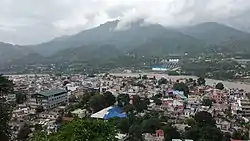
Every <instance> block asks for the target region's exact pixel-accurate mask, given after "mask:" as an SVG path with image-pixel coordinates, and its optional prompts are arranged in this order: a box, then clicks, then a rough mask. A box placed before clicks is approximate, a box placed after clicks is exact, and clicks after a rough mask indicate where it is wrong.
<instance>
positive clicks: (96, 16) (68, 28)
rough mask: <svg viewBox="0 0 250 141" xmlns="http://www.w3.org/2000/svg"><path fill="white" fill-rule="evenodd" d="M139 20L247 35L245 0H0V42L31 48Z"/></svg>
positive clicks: (249, 12) (248, 5)
mask: <svg viewBox="0 0 250 141" xmlns="http://www.w3.org/2000/svg"><path fill="white" fill-rule="evenodd" d="M141 18H144V19H146V21H147V22H150V23H159V24H162V25H164V26H183V25H190V24H196V23H200V22H206V21H217V22H221V23H225V24H228V25H231V26H234V27H236V28H239V29H242V30H248V31H250V30H249V29H250V28H249V27H250V0H0V41H4V42H9V43H15V44H36V43H41V42H45V41H48V40H51V39H53V38H55V37H58V36H62V35H67V34H74V33H77V32H79V31H81V30H84V29H88V28H91V27H95V26H98V25H99V24H102V23H105V22H106V21H109V20H114V19H120V20H122V22H121V24H120V25H121V26H122V25H124V24H126V23H128V22H131V21H135V20H136V19H141Z"/></svg>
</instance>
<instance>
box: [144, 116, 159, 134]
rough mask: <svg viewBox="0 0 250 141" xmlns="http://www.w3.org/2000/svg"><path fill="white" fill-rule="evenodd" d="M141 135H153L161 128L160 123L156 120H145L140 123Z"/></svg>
mask: <svg viewBox="0 0 250 141" xmlns="http://www.w3.org/2000/svg"><path fill="white" fill-rule="evenodd" d="M141 126H142V132H143V133H155V131H156V130H157V129H159V128H160V127H161V122H160V120H159V119H157V118H150V119H146V120H144V121H143V122H142V125H141Z"/></svg>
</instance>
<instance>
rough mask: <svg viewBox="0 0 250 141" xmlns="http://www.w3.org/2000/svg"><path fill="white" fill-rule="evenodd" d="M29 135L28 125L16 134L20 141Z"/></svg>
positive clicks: (23, 140)
mask: <svg viewBox="0 0 250 141" xmlns="http://www.w3.org/2000/svg"><path fill="white" fill-rule="evenodd" d="M30 133H31V130H30V126H29V125H28V124H24V125H23V126H22V127H21V129H20V131H19V133H18V134H17V139H18V140H21V141H25V140H26V139H27V138H28V137H29V136H28V135H29V134H30Z"/></svg>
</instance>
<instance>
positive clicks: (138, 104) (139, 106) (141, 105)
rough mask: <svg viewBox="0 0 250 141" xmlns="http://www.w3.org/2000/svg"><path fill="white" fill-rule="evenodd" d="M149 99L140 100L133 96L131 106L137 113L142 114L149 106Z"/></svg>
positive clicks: (138, 97)
mask: <svg viewBox="0 0 250 141" xmlns="http://www.w3.org/2000/svg"><path fill="white" fill-rule="evenodd" d="M149 103H150V102H149V99H147V98H146V99H144V98H141V97H140V96H138V95H134V96H133V105H134V106H135V109H136V111H137V112H142V111H143V110H146V109H147V108H148V105H149Z"/></svg>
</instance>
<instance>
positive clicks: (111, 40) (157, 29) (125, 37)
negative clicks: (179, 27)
mask: <svg viewBox="0 0 250 141" xmlns="http://www.w3.org/2000/svg"><path fill="white" fill-rule="evenodd" d="M141 24H142V21H139V22H135V23H131V24H130V25H129V29H127V30H116V27H117V25H118V21H112V22H107V23H105V24H103V25H100V26H99V27H96V28H93V29H89V30H85V31H82V32H80V33H78V34H76V35H72V36H66V37H62V38H57V39H55V40H52V41H50V42H48V43H44V44H40V45H36V46H32V49H34V50H36V51H37V52H38V53H41V54H43V55H52V54H54V53H56V52H58V51H61V50H64V49H68V48H74V47H80V46H93V45H94V46H102V45H105V44H109V45H114V46H116V47H117V48H118V49H121V50H125V51H127V50H130V49H134V48H135V47H137V46H140V45H143V44H145V43H147V42H148V41H149V40H152V39H156V38H162V37H164V38H166V39H170V38H175V39H180V40H181V39H183V38H189V37H188V36H187V35H184V34H182V33H180V32H177V31H173V30H168V29H166V28H164V27H163V26H161V25H159V24H151V25H147V26H142V25H141ZM177 42H178V41H177Z"/></svg>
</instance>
